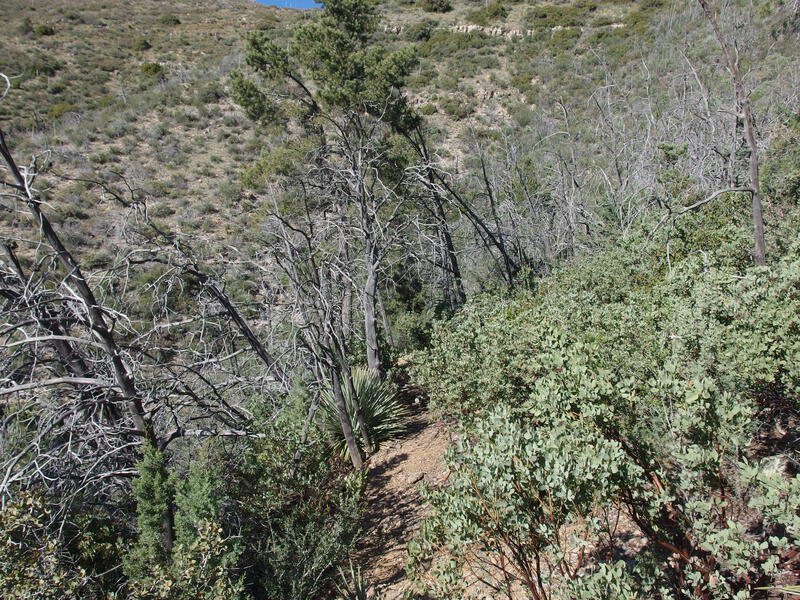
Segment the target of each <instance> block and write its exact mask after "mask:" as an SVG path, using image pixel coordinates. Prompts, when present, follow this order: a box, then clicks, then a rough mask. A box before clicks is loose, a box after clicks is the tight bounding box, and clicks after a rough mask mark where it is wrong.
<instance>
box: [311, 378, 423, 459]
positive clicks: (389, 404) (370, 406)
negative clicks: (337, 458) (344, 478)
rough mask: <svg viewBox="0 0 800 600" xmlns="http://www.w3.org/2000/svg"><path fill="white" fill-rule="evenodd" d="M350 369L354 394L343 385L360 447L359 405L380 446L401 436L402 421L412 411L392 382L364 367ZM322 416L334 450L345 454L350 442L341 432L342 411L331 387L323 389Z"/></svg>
mask: <svg viewBox="0 0 800 600" xmlns="http://www.w3.org/2000/svg"><path fill="white" fill-rule="evenodd" d="M350 372H351V375H352V378H353V390H354V392H355V398H352V397H351V394H350V391H349V390H348V389H347V386H344V385H343V386H342V388H343V390H342V391H343V392H344V399H345V403H346V405H347V414H348V415H349V417H350V425H351V426H352V427H353V434H354V435H355V438H356V440H357V441H358V444H359V447H361V445H362V441H361V428H360V427H359V425H358V420H357V419H356V407H357V406H359V407H361V414H362V415H363V417H364V424H365V425H366V427H367V433H368V434H369V438H370V440H371V441H372V444H373V446H375V449H377V448H379V447H380V445H381V444H382V443H384V442H386V441H387V440H390V439H392V438H394V437H396V436H398V435H399V434H400V433H401V432H402V431H403V421H404V420H405V419H406V417H408V415H409V411H408V409H407V408H406V407H405V406H403V405H402V404H401V403H400V401H399V399H398V398H397V392H396V391H395V389H394V387H393V386H392V384H391V383H389V382H386V381H381V380H380V379H379V378H378V377H376V376H375V375H374V374H373V373H372V372H371V371H370V370H369V369H367V368H365V367H357V368H354V369H351V371H350ZM319 416H320V418H319V424H320V427H321V428H322V429H323V430H325V431H328V432H329V433H330V434H331V438H332V442H331V446H332V449H333V451H334V452H335V453H337V454H340V455H341V456H342V457H346V456H347V444H346V443H345V441H344V436H343V435H342V428H341V425H340V423H339V413H338V412H337V410H336V402H335V401H334V398H333V391H332V390H331V389H330V387H328V388H326V389H325V390H324V391H323V392H322V402H321V404H320V411H319ZM361 450H362V451H363V450H365V449H364V448H361Z"/></svg>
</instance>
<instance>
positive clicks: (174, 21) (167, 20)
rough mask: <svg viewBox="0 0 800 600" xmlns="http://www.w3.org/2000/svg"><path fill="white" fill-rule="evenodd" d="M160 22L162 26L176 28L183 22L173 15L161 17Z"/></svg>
mask: <svg viewBox="0 0 800 600" xmlns="http://www.w3.org/2000/svg"><path fill="white" fill-rule="evenodd" d="M158 22H159V24H161V25H167V26H174V25H180V24H181V20H180V19H179V18H178V17H176V16H175V15H173V14H167V15H161V16H160V17H159V18H158Z"/></svg>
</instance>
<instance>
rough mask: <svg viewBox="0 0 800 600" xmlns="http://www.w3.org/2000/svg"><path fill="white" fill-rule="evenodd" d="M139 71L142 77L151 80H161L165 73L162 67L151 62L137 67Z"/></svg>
mask: <svg viewBox="0 0 800 600" xmlns="http://www.w3.org/2000/svg"><path fill="white" fill-rule="evenodd" d="M139 71H140V72H141V73H142V75H145V76H146V77H150V78H152V79H162V78H163V77H164V75H165V73H166V71H165V70H164V67H163V66H161V65H160V64H158V63H152V62H151V63H144V64H143V65H141V66H140V67H139Z"/></svg>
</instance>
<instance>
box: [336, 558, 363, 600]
mask: <svg viewBox="0 0 800 600" xmlns="http://www.w3.org/2000/svg"><path fill="white" fill-rule="evenodd" d="M339 578H340V580H341V583H337V584H336V590H337V591H338V592H339V596H340V598H341V600H367V589H368V588H367V583H366V581H364V577H363V576H362V575H361V567H360V566H359V567H355V568H354V567H353V561H350V572H349V573H348V572H345V571H344V570H343V569H341V568H340V569H339Z"/></svg>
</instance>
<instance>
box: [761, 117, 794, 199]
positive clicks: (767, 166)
mask: <svg viewBox="0 0 800 600" xmlns="http://www.w3.org/2000/svg"><path fill="white" fill-rule="evenodd" d="M762 177H763V185H764V191H765V192H766V193H767V194H769V195H770V196H772V197H773V198H774V199H775V200H777V201H779V202H789V203H794V204H796V203H797V202H798V201H800V116H797V115H795V116H793V117H792V118H790V119H788V122H787V123H786V125H784V127H782V128H780V129H779V130H778V132H777V134H776V135H775V136H774V138H773V140H772V143H771V144H770V149H769V151H768V153H767V156H766V159H765V161H764V166H763V175H762Z"/></svg>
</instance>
